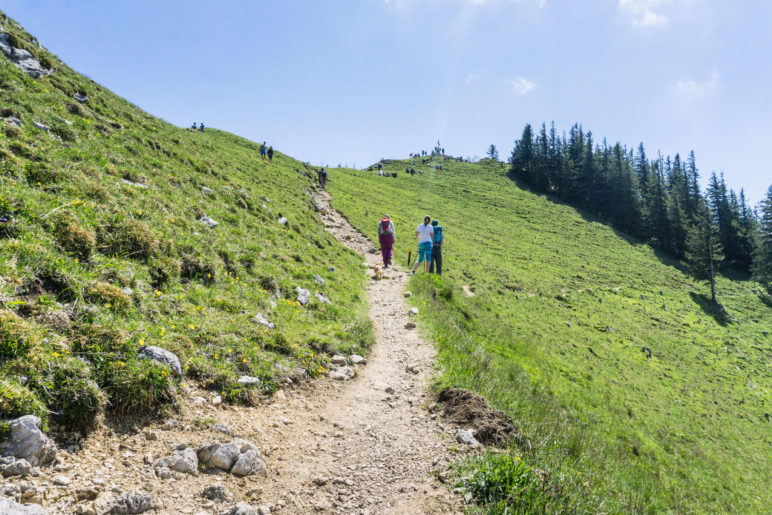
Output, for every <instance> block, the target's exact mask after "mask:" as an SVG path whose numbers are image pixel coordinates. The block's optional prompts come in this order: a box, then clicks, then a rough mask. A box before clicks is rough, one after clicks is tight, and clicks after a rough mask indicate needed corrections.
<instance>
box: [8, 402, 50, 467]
mask: <svg viewBox="0 0 772 515" xmlns="http://www.w3.org/2000/svg"><path fill="white" fill-rule="evenodd" d="M8 425H9V429H10V437H9V438H8V439H7V440H6V441H4V442H2V443H0V453H1V454H3V455H5V456H13V457H15V458H24V459H25V460H27V461H28V462H29V464H30V465H32V466H33V467H38V466H40V465H45V464H47V463H49V462H50V461H51V460H53V459H54V457H56V446H55V445H54V442H52V441H51V440H50V439H49V438H48V437H47V436H46V435H45V434H44V433H43V432H42V431H41V430H40V429H38V427H39V426H40V418H39V417H36V416H35V415H25V416H23V417H19V418H17V419H15V420H12V421H11V422H10V423H9V424H8Z"/></svg>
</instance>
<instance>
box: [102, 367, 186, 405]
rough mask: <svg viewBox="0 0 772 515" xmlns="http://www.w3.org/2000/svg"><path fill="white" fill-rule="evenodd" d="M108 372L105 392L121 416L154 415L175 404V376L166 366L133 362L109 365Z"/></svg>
mask: <svg viewBox="0 0 772 515" xmlns="http://www.w3.org/2000/svg"><path fill="white" fill-rule="evenodd" d="M106 371H107V377H106V382H107V385H106V387H105V389H106V390H107V392H108V394H109V396H110V403H111V405H112V408H113V409H114V410H116V411H117V412H119V413H140V412H147V411H155V410H157V409H158V408H160V407H162V406H164V405H165V404H168V403H170V402H172V401H174V398H175V397H174V392H175V389H176V388H175V384H174V377H173V374H174V373H173V372H171V371H170V370H169V367H168V366H167V365H163V364H161V363H157V362H155V361H150V360H147V359H139V358H130V359H127V360H126V361H122V360H115V361H112V362H110V363H108V364H107V367H106Z"/></svg>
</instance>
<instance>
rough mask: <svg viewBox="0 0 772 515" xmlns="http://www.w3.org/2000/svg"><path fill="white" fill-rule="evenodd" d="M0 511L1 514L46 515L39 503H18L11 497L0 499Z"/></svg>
mask: <svg viewBox="0 0 772 515" xmlns="http://www.w3.org/2000/svg"><path fill="white" fill-rule="evenodd" d="M0 513H2V514H3V515H46V510H44V509H43V507H42V506H40V505H39V504H19V503H17V502H16V501H14V500H13V499H0Z"/></svg>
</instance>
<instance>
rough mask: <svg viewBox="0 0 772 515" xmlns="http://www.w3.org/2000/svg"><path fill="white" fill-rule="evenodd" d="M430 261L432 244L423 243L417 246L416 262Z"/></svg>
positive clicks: (428, 242)
mask: <svg viewBox="0 0 772 515" xmlns="http://www.w3.org/2000/svg"><path fill="white" fill-rule="evenodd" d="M431 260H432V242H430V241H425V242H423V243H419V244H418V262H419V263H420V262H422V261H431Z"/></svg>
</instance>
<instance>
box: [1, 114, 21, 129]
mask: <svg viewBox="0 0 772 515" xmlns="http://www.w3.org/2000/svg"><path fill="white" fill-rule="evenodd" d="M5 121H6V122H8V123H10V124H11V125H15V126H16V127H19V128H21V120H19V119H18V118H16V117H15V116H9V117H8V118H6V119H5Z"/></svg>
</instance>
